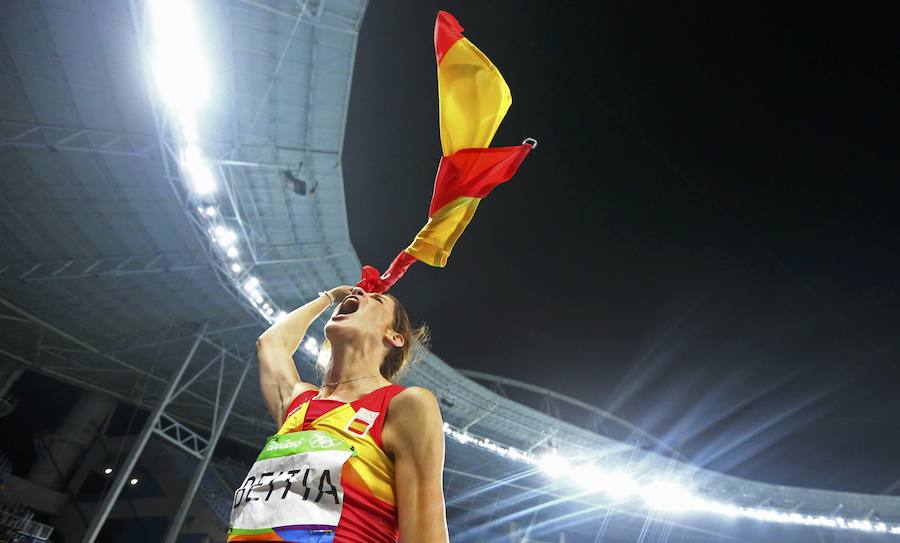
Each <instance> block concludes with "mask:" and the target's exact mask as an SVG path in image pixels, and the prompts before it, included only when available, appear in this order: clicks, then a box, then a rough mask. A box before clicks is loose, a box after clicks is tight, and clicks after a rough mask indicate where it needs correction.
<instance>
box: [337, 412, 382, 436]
mask: <svg viewBox="0 0 900 543" xmlns="http://www.w3.org/2000/svg"><path fill="white" fill-rule="evenodd" d="M377 418H378V412H376V411H369V410H368V409H366V408H365V407H360V408H359V411H357V412H356V415H355V416H354V417H353V418H352V419H350V422H348V423H347V426H345V427H344V429H345V430H347V431H348V432H350V433H351V434H354V435H358V436H360V437H362V436H365V435H366V434H368V433H369V428H371V427H372V425H373V424H375V419H377Z"/></svg>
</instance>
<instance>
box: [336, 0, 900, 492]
mask: <svg viewBox="0 0 900 543" xmlns="http://www.w3.org/2000/svg"><path fill="white" fill-rule="evenodd" d="M873 5H874V4H871V5H869V7H868V8H865V9H873V8H872V7H871V6H873ZM808 6H813V5H812V4H809V5H808ZM885 6H887V3H885ZM437 9H446V10H448V11H450V12H451V13H453V14H454V15H455V16H456V17H457V18H458V19H459V21H460V22H461V24H462V25H463V26H464V27H465V29H466V36H467V37H468V38H469V39H470V40H472V42H473V43H475V44H476V45H477V46H478V47H479V48H480V49H481V50H482V51H484V52H485V53H486V54H487V55H488V56H489V57H490V58H491V59H492V60H493V62H494V63H495V64H496V65H497V66H498V68H499V69H500V71H501V73H503V75H504V77H505V79H506V80H507V83H508V84H509V86H510V88H511V90H512V94H513V105H512V108H511V109H510V111H509V114H508V115H507V117H506V120H505V121H504V123H503V125H502V126H501V128H500V130H499V132H498V134H497V136H496V137H495V139H494V143H493V144H494V145H495V146H502V145H515V144H518V143H520V142H521V141H522V140H523V139H524V138H526V137H534V138H536V139H537V140H538V141H539V142H540V144H539V147H538V149H537V151H536V152H534V153H532V154H531V156H529V158H528V159H527V160H526V162H525V163H524V164H523V166H522V167H521V169H520V170H519V173H518V174H517V175H516V177H515V178H513V180H512V181H510V182H509V183H507V184H505V185H502V186H500V187H499V188H498V189H496V190H495V191H494V192H493V193H492V194H491V195H490V196H489V197H488V198H487V199H486V200H485V201H484V202H483V203H482V204H481V206H480V207H479V210H478V213H477V215H476V216H475V219H474V220H473V222H472V224H471V225H470V226H469V228H468V230H466V232H465V234H464V235H463V236H462V238H461V239H460V241H459V243H458V245H457V246H456V248H455V250H454V252H453V254H452V256H451V257H450V261H449V264H448V266H447V267H446V268H444V269H442V270H441V269H436V268H429V267H428V266H425V265H423V264H417V265H416V266H414V267H413V268H412V269H411V271H410V272H409V274H408V275H407V276H406V278H404V280H403V281H401V282H400V283H399V284H398V286H397V287H396V288H395V289H394V291H393V292H394V294H396V295H397V296H398V297H399V298H400V299H401V300H402V301H404V303H405V305H406V306H407V309H408V310H409V311H410V313H411V315H412V317H413V319H414V320H415V321H420V322H421V321H425V322H427V323H428V324H429V325H430V326H431V328H432V333H433V350H434V352H435V353H436V354H437V355H438V356H440V357H441V358H442V359H444V360H445V361H447V362H448V363H449V364H451V365H452V366H454V367H457V368H466V369H477V370H481V371H485V372H489V373H495V374H499V375H504V376H508V377H513V378H516V379H520V380H523V381H527V382H530V383H534V384H538V385H541V386H544V387H547V388H549V389H552V390H555V391H558V392H561V393H564V394H568V395H571V396H573V397H576V398H579V399H581V400H584V401H587V402H590V403H592V404H594V405H597V406H600V407H604V408H606V409H609V410H610V411H612V412H613V413H615V414H617V415H619V416H621V417H623V418H625V419H627V420H629V421H631V422H633V423H635V424H637V425H639V426H641V427H642V428H644V429H646V430H648V431H650V432H652V433H655V434H656V435H658V436H660V437H662V438H663V439H665V440H666V441H668V442H669V443H671V444H672V445H674V446H677V447H679V448H680V449H681V450H682V452H683V454H684V455H685V456H687V457H688V458H690V459H691V460H692V461H694V462H696V463H698V464H700V465H703V466H706V467H709V468H712V469H715V470H719V471H723V472H727V473H731V474H733V475H738V476H743V477H749V478H754V479H759V480H763V481H769V482H777V483H783V484H796V485H808V486H816V487H822V488H831V489H840V490H850V491H861V492H882V491H885V490H886V489H887V488H888V487H889V486H890V485H891V484H892V483H893V482H894V481H895V480H897V479H898V478H900V460H898V459H900V438H898V437H897V436H898V431H900V393H898V392H900V369H898V368H900V364H898V353H900V342H898V337H900V288H898V284H900V280H898V277H900V264H898V262H900V259H898V258H897V257H896V255H895V253H896V252H897V247H898V234H900V221H898V219H897V215H898V211H897V205H898V201H900V200H898V197H900V191H898V188H897V186H898V179H900V164H898V160H897V158H898V135H900V134H898V127H900V106H898V103H900V77H898V73H900V33H898V32H897V30H896V29H897V28H898V22H900V17H898V13H897V12H896V10H895V11H894V12H893V13H889V12H888V11H886V9H887V8H886V9H885V10H884V11H880V12H879V11H861V9H863V8H861V7H860V6H858V5H854V4H852V3H845V5H844V7H841V8H827V9H826V8H823V7H822V6H815V7H811V8H803V9H800V8H789V9H786V8H785V7H784V6H779V5H776V4H768V5H767V6H763V5H758V4H757V3H741V4H736V3H733V2H727V3H726V2H679V3H655V4H652V5H651V4H649V3H646V4H644V3H635V2H628V3H622V2H615V3H580V2H579V3H559V2H557V3H548V2H523V1H516V2H512V1H502V2H483V1H472V2H453V1H446V2H442V3H436V2H431V1H424V0H416V1H408V2H404V3H402V8H401V3H399V2H394V1H391V2H388V1H382V2H371V3H370V4H369V8H368V13H367V15H366V19H365V21H364V24H363V27H362V32H361V34H360V40H359V50H358V57H357V60H356V69H355V75H354V80H353V86H352V97H351V102H350V111H349V121H348V126H347V132H346V141H345V155H344V177H345V185H346V194H347V205H348V215H349V221H350V234H351V238H352V241H353V243H354V246H355V248H356V250H357V252H358V253H359V255H360V258H361V260H362V261H363V262H364V263H367V264H372V265H374V266H376V267H378V268H379V269H382V270H383V269H384V267H385V266H386V265H387V264H388V263H389V262H390V260H391V259H392V258H393V257H394V256H395V255H396V254H397V252H398V251H400V250H402V249H403V248H404V247H405V246H406V245H407V244H408V243H409V242H410V241H411V240H412V238H413V236H414V234H415V233H416V232H417V231H418V230H419V228H420V227H421V226H422V225H423V224H424V223H425V220H426V213H427V208H428V203H429V199H430V196H431V190H432V183H433V178H434V172H435V169H436V166H437V162H438V158H439V156H440V152H441V151H440V142H439V138H438V126H437V93H436V78H435V64H434V53H433V48H432V29H433V23H434V17H435V14H436V11H437ZM588 9H592V10H594V11H586V10H588ZM893 493H898V494H900V490H898V489H897V488H895V489H894V491H893Z"/></svg>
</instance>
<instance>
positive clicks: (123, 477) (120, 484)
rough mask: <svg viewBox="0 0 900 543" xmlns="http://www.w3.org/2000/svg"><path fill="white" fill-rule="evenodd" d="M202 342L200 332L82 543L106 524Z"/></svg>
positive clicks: (90, 542) (94, 537) (91, 541)
mask: <svg viewBox="0 0 900 543" xmlns="http://www.w3.org/2000/svg"><path fill="white" fill-rule="evenodd" d="M202 340H203V332H202V331H201V333H200V334H198V335H197V339H196V340H195V341H194V344H193V345H192V346H191V350H190V351H189V352H188V354H187V356H185V357H184V361H183V362H182V363H181V365H180V366H179V367H178V369H176V370H175V375H173V376H172V379H171V380H170V381H169V384H168V386H166V390H165V392H163V397H162V399H160V401H159V403H158V404H157V405H156V407H155V408H154V409H153V412H152V413H151V414H150V417H148V418H147V422H146V423H145V424H144V428H143V430H141V433H140V435H138V438H137V441H136V443H135V444H134V448H132V449H131V452H130V453H128V457H127V458H126V459H125V462H124V463H123V464H122V467H121V468H120V469H119V473H118V475H116V479H115V481H113V484H112V486H111V487H110V489H109V491H108V492H107V493H106V496H105V497H104V498H103V502H102V503H101V504H100V507H99V509H98V511H97V512H96V513H95V514H94V518H93V519H91V525H90V526H88V529H87V531H86V532H85V534H84V537H83V538H82V539H81V541H82V543H94V541H96V540H97V537H98V536H99V535H100V530H101V529H102V528H103V525H104V524H105V523H106V519H107V517H109V513H110V511H112V508H113V506H114V505H115V504H116V500H117V499H118V498H119V494H121V492H122V489H123V488H125V483H126V482H127V481H128V478H129V477H131V471H132V470H133V469H134V466H135V464H137V461H138V458H140V456H141V453H142V452H144V447H146V446H147V442H148V441H149V440H150V435H151V434H153V429H154V427H155V426H156V424H157V422H158V421H159V418H160V416H161V415H162V413H163V410H164V409H165V408H166V406H167V405H168V404H169V401H170V400H171V399H172V393H173V392H174V391H175V387H177V386H178V383H179V382H180V381H181V377H182V376H183V375H184V372H185V370H187V367H188V365H190V363H191V360H192V359H193V358H194V354H196V352H197V348H198V347H199V346H200V343H201V341H202Z"/></svg>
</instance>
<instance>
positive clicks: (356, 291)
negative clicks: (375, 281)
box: [350, 287, 366, 296]
mask: <svg viewBox="0 0 900 543" xmlns="http://www.w3.org/2000/svg"><path fill="white" fill-rule="evenodd" d="M350 294H356V295H357V296H365V295H366V291H364V290H363V289H361V288H359V287H353V288H352V289H350Z"/></svg>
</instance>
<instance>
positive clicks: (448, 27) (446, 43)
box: [434, 11, 463, 65]
mask: <svg viewBox="0 0 900 543" xmlns="http://www.w3.org/2000/svg"><path fill="white" fill-rule="evenodd" d="M462 31H463V27H462V26H460V24H459V21H457V20H456V17H454V16H453V15H450V14H449V13H447V12H446V11H438V16H437V19H436V20H435V21H434V55H435V56H436V57H437V63H438V65H440V63H441V60H443V58H444V54H445V53H447V50H448V49H450V46H452V45H453V44H454V43H456V42H457V41H459V39H460V38H462Z"/></svg>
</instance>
